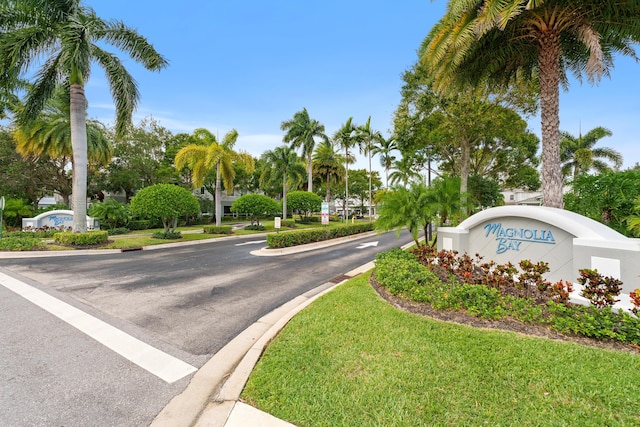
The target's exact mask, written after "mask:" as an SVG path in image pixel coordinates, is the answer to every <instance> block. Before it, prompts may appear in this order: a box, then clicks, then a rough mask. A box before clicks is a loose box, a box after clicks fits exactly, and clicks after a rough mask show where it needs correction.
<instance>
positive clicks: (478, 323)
mask: <svg viewBox="0 0 640 427" xmlns="http://www.w3.org/2000/svg"><path fill="white" fill-rule="evenodd" d="M369 283H370V284H371V286H372V287H373V289H374V290H375V291H376V293H377V294H378V295H379V296H380V297H381V298H382V299H384V300H385V301H387V302H388V303H389V304H391V305H393V306H394V307H396V308H398V309H400V310H403V311H407V312H409V313H414V314H419V315H422V316H427V317H430V318H432V319H437V320H442V321H445V322H453V323H458V324H460V325H467V326H472V327H474V328H485V329H499V330H503V331H511V332H516V333H520V334H524V335H530V336H536V337H542V338H548V339H552V340H557V341H569V342H574V343H578V344H582V345H587V346H591V347H598V348H603V349H608V350H619V351H627V352H631V353H635V354H640V346H636V345H632V344H625V343H622V342H619V341H602V340H596V339H593V338H588V337H583V336H578V335H565V334H561V333H558V332H555V331H553V330H551V329H550V328H549V327H548V326H546V325H540V324H536V325H530V324H527V323H523V322H520V321H519V320H516V319H511V318H504V319H497V320H490V319H481V318H478V317H475V316H472V315H470V314H468V313H466V312H464V311H446V310H436V309H434V308H432V307H431V306H430V305H429V304H423V303H419V302H415V301H411V300H408V299H405V298H402V297H399V296H396V295H392V294H391V293H389V291H388V290H387V289H386V288H385V287H384V286H382V285H380V284H379V283H378V282H377V281H376V280H375V277H374V276H373V275H371V278H370V279H369Z"/></svg>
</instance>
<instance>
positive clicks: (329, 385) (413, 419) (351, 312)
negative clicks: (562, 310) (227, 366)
mask: <svg viewBox="0 0 640 427" xmlns="http://www.w3.org/2000/svg"><path fill="white" fill-rule="evenodd" d="M242 397H243V398H244V399H245V400H246V401H247V402H248V403H249V404H252V405H254V406H256V407H258V408H260V409H262V410H264V411H266V412H269V413H272V414H273V415H275V416H277V417H279V418H282V419H285V420H288V421H290V422H292V423H294V424H296V425H299V426H354V425H357V426H412V427H413V426H427V425H428V426H459V425H491V426H513V425H518V426H540V425H545V426H554V425H557V426H567V425H575V426H602V425H607V426H616V425H619V426H629V425H640V357H638V356H637V355H634V354H631V353H625V352H616V351H610V350H602V349H597V348H591V347H585V346H581V345H578V344H574V343H567V342H558V341H551V340H546V339H541V338H535V337H527V336H523V335H519V334H515V333H511V332H503V331H490V330H480V329H475V328H471V327H467V326H462V325H455V324H448V323H444V322H440V321H435V320H432V319H428V318H424V317H422V316H418V315H413V314H410V313H406V312H402V311H399V310H397V309H395V308H394V307H392V306H390V305H389V304H387V303H386V302H385V301H383V300H382V299H381V298H379V297H378V296H377V295H376V294H375V292H374V291H373V290H372V289H371V287H370V286H369V284H368V275H365V276H359V277H358V278H355V279H353V280H351V281H349V282H347V283H346V284H345V285H342V286H341V287H339V288H338V289H336V290H335V291H333V292H331V293H329V294H327V295H326V296H324V297H322V298H320V299H319V300H318V301H316V302H315V303H314V304H312V305H311V306H310V307H309V308H307V309H306V310H304V311H303V312H301V313H300V314H298V315H297V316H296V317H295V318H294V319H293V320H292V321H291V322H290V323H289V324H288V325H287V327H286V328H285V329H284V330H283V331H282V332H281V333H280V334H279V335H278V337H276V339H275V340H274V341H273V342H272V343H271V344H270V345H269V347H268V348H267V349H266V351H265V353H264V355H263V357H262V359H261V360H260V362H259V363H258V365H257V366H256V369H255V370H254V372H253V373H252V375H251V377H250V378H249V382H248V383H247V386H246V388H245V390H244V392H243V396H242Z"/></svg>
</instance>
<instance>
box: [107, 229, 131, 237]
mask: <svg viewBox="0 0 640 427" xmlns="http://www.w3.org/2000/svg"><path fill="white" fill-rule="evenodd" d="M107 232H108V233H109V236H114V235H117V234H127V233H128V232H129V229H128V228H127V227H118V228H112V229H111V230H107Z"/></svg>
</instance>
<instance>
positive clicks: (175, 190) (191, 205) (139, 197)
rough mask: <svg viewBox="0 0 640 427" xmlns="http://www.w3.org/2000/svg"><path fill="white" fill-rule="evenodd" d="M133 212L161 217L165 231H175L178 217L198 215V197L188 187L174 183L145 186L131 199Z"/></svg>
mask: <svg viewBox="0 0 640 427" xmlns="http://www.w3.org/2000/svg"><path fill="white" fill-rule="evenodd" d="M131 212H132V213H133V214H134V215H138V216H140V217H143V218H159V219H161V220H162V225H163V226H164V233H165V234H166V233H172V232H175V229H176V227H177V225H178V218H179V217H181V216H184V215H197V214H198V213H199V212H200V205H199V204H198V199H196V198H195V196H194V195H193V194H191V192H190V191H189V190H187V189H186V188H182V187H179V186H177V185H172V184H156V185H151V186H149V187H145V188H143V189H142V190H140V191H139V192H138V194H136V195H135V197H134V198H133V199H132V200H131Z"/></svg>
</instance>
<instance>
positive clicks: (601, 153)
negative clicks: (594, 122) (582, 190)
mask: <svg viewBox="0 0 640 427" xmlns="http://www.w3.org/2000/svg"><path fill="white" fill-rule="evenodd" d="M611 135H613V133H611V131H610V130H609V129H607V128H603V127H600V126H599V127H597V128H594V129H591V130H590V131H589V132H587V133H586V134H585V135H582V132H581V133H580V134H579V135H578V137H577V138H576V137H575V136H573V135H571V134H570V133H569V132H564V131H561V132H560V136H561V138H562V139H561V140H560V161H561V162H562V173H563V175H564V176H567V175H571V176H572V178H573V179H575V178H576V176H577V175H578V173H580V172H587V171H589V170H590V169H595V170H596V171H597V172H598V173H603V172H607V171H610V170H611V167H609V165H608V164H607V163H606V162H605V161H604V160H608V161H610V162H611V163H613V166H614V167H615V168H619V167H620V166H622V154H620V153H619V152H617V151H616V150H614V149H613V148H608V147H598V148H593V146H594V145H596V143H597V142H598V141H599V140H600V139H602V138H604V137H605V136H611Z"/></svg>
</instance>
